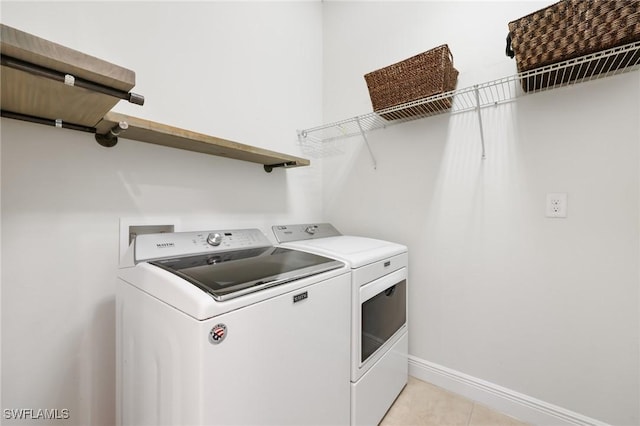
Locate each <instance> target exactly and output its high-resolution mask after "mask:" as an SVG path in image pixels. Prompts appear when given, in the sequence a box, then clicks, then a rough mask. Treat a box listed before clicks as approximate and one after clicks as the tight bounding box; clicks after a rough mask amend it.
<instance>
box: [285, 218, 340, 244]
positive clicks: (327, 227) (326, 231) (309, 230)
mask: <svg viewBox="0 0 640 426" xmlns="http://www.w3.org/2000/svg"><path fill="white" fill-rule="evenodd" d="M272 229H273V234H274V235H275V236H276V240H278V242H279V243H288V242H290V241H300V240H311V239H314V238H326V237H337V236H339V235H342V234H341V233H340V232H339V231H338V230H337V229H336V228H334V227H333V225H331V224H330V223H309V224H300V225H276V226H273V227H272Z"/></svg>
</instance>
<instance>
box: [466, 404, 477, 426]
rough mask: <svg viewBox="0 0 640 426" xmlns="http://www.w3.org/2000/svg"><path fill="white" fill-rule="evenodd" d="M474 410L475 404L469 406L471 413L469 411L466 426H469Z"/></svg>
mask: <svg viewBox="0 0 640 426" xmlns="http://www.w3.org/2000/svg"><path fill="white" fill-rule="evenodd" d="M475 409H476V403H475V402H474V403H472V404H471V411H469V418H468V419H467V426H471V417H473V410H475Z"/></svg>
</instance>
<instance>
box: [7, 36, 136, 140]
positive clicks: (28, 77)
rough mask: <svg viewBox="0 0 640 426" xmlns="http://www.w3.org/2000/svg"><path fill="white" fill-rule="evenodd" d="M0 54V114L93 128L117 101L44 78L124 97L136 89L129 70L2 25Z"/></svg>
mask: <svg viewBox="0 0 640 426" xmlns="http://www.w3.org/2000/svg"><path fill="white" fill-rule="evenodd" d="M0 52H1V53H2V70H1V73H2V97H1V101H0V102H1V105H2V110H3V111H8V112H12V113H16V114H24V115H27V116H33V117H39V118H43V119H49V120H62V122H63V123H65V122H68V123H72V124H75V125H81V126H88V127H93V126H95V125H96V124H97V123H98V122H99V121H100V120H101V119H102V117H103V116H104V115H105V114H106V113H107V112H108V111H109V110H111V108H113V107H114V106H115V105H116V104H117V103H118V101H120V99H121V98H119V97H116V96H111V95H107V94H105V93H101V92H97V91H94V90H89V89H86V88H84V87H80V86H78V85H70V84H65V83H64V82H63V81H60V80H56V79H54V78H50V77H47V76H45V75H56V74H58V75H60V76H62V78H64V75H66V74H68V75H70V76H73V77H74V79H78V80H83V81H88V82H91V83H93V84H95V85H98V86H101V87H103V88H105V89H107V90H108V89H113V90H114V91H116V92H117V91H119V92H124V93H126V92H128V91H129V90H131V89H132V88H133V86H134V85H135V73H134V72H133V71H131V70H128V69H126V68H122V67H119V66H117V65H114V64H111V63H109V62H106V61H103V60H101V59H98V58H95V57H93V56H90V55H86V54H84V53H81V52H78V51H76V50H73V49H69V48H67V47H64V46H61V45H59V44H57V43H53V42H51V41H48V40H45V39H43V38H40V37H36V36H34V35H31V34H28V33H25V32H23V31H20V30H17V29H15V28H11V27H8V26H6V25H3V24H0ZM9 62H10V63H11V64H16V63H17V64H18V65H19V66H18V67H16V66H12V65H10V64H9ZM22 65H24V66H31V68H30V69H31V71H25V70H24V69H22V68H21V66H22ZM47 73H48V74H47Z"/></svg>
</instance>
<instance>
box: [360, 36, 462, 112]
mask: <svg viewBox="0 0 640 426" xmlns="http://www.w3.org/2000/svg"><path fill="white" fill-rule="evenodd" d="M364 78H365V80H366V82H367V87H368V88H369V96H370V97H371V104H372V105H373V110H374V111H376V112H377V111H380V110H383V109H386V108H391V107H394V106H398V105H401V104H405V103H408V102H412V101H417V100H419V99H423V98H428V97H430V96H433V95H437V94H440V93H444V92H448V91H451V90H454V89H455V88H456V82H457V79H458V71H457V70H456V69H455V68H454V67H453V56H452V55H451V52H450V51H449V46H447V45H446V44H443V45H442V46H438V47H435V48H433V49H431V50H428V51H426V52H423V53H420V54H418V55H416V56H412V57H411V58H408V59H405V60H404V61H400V62H397V63H395V64H393V65H389V66H387V67H384V68H381V69H379V70H376V71H372V72H370V73H368V74H365V76H364ZM451 104H452V98H451V97H446V98H443V99H440V100H436V101H434V102H430V103H429V104H428V105H420V106H415V107H409V108H406V109H403V110H401V111H397V112H389V113H384V114H380V115H381V116H382V117H383V118H385V119H387V120H393V119H398V118H404V117H408V116H415V115H423V114H429V113H432V112H436V111H441V110H446V109H449V108H451Z"/></svg>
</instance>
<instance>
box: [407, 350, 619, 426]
mask: <svg viewBox="0 0 640 426" xmlns="http://www.w3.org/2000/svg"><path fill="white" fill-rule="evenodd" d="M409 374H410V375H411V376H413V377H415V378H417V379H420V380H424V381H425V382H429V383H433V384H434V385H436V386H439V387H441V388H443V389H446V390H448V391H451V392H454V393H457V394H458V395H462V396H464V397H466V398H469V399H471V400H473V401H476V402H478V403H480V404H482V405H485V406H487V407H489V408H492V409H494V410H496V411H500V412H502V413H505V414H507V415H509V416H512V417H515V418H517V419H519V420H522V421H524V422H527V423H531V424H533V425H544V426H549V425H582V426H608V424H607V423H603V422H601V421H599V420H596V419H592V418H590V417H587V416H583V415H582V414H579V413H575V412H573V411H570V410H567V409H564V408H562V407H558V406H556V405H553V404H549V403H547V402H544V401H541V400H539V399H536V398H532V397H530V396H528V395H524V394H521V393H519V392H515V391H513V390H511V389H507V388H504V387H502V386H498V385H496V384H493V383H490V382H487V381H485V380H482V379H478V378H476V377H472V376H469V375H467V374H464V373H461V372H459V371H456V370H452V369H450V368H447V367H444V366H442V365H438V364H435V363H432V362H429V361H425V360H423V359H421V358H417V357H414V356H411V355H410V356H409Z"/></svg>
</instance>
